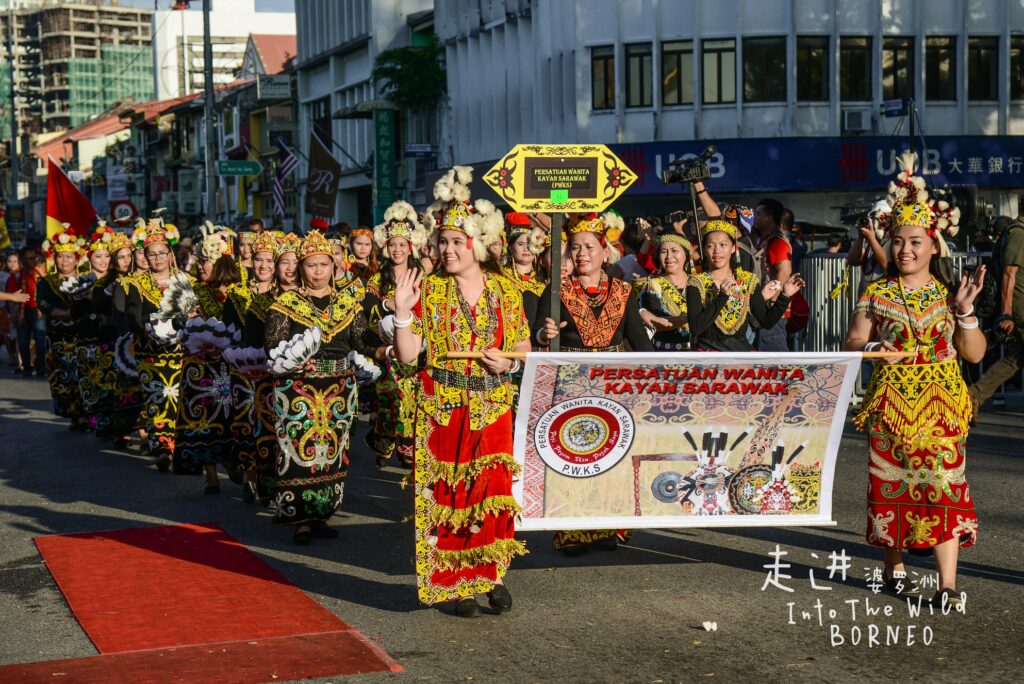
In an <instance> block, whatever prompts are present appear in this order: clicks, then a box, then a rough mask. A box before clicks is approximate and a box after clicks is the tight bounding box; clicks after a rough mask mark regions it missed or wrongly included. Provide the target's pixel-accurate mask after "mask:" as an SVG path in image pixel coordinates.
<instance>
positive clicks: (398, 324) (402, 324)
mask: <svg viewBox="0 0 1024 684" xmlns="http://www.w3.org/2000/svg"><path fill="white" fill-rule="evenodd" d="M412 321H413V315H412V314H409V317H408V318H406V319H405V320H404V321H400V320H398V319H397V318H396V319H395V327H396V328H408V327H409V326H410V325H412Z"/></svg>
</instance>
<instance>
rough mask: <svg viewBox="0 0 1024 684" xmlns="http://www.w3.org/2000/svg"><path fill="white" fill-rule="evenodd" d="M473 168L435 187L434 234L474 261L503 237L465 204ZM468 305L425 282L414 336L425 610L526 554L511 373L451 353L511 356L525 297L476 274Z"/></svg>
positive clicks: (450, 287) (482, 209)
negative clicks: (456, 243) (474, 295)
mask: <svg viewBox="0 0 1024 684" xmlns="http://www.w3.org/2000/svg"><path fill="white" fill-rule="evenodd" d="M471 181H472V168H470V167H460V166H456V167H455V168H453V169H451V170H450V171H448V173H447V174H446V175H445V176H443V177H442V178H441V179H440V180H438V182H437V184H435V186H434V197H435V199H437V200H438V201H439V204H435V205H432V206H431V208H429V209H428V210H427V216H429V217H431V221H432V220H433V216H434V213H435V209H437V210H439V211H440V213H441V220H440V225H439V226H438V230H450V231H459V232H462V233H464V234H465V235H466V237H467V238H468V239H467V243H468V246H469V248H470V249H472V250H473V256H474V258H475V259H476V260H477V261H478V262H483V261H485V260H486V259H487V249H488V246H489V245H491V244H493V243H494V242H495V241H496V240H498V239H500V236H501V229H502V226H503V221H502V218H501V213H500V212H498V211H497V210H496V209H495V208H494V205H493V204H491V203H490V202H487V201H483V200H478V201H477V202H476V204H475V209H474V208H473V207H471V206H470V205H469V188H468V186H469V183H470V182H471ZM481 276H482V278H483V283H484V287H483V291H482V292H481V293H480V296H479V298H478V299H477V300H476V301H475V302H468V301H466V300H465V298H464V297H463V296H462V292H461V290H460V289H459V285H458V282H457V281H456V279H455V278H454V277H453V276H449V275H447V274H445V275H442V274H434V275H430V276H427V277H426V278H424V279H423V282H422V284H421V289H420V301H419V302H418V303H417V304H416V306H415V307H414V308H413V320H412V332H413V333H414V334H415V335H417V336H419V337H420V338H422V339H423V345H424V348H425V350H426V364H425V367H424V368H423V369H422V370H421V371H420V373H419V376H418V379H419V383H420V388H419V392H418V394H417V396H416V455H415V459H416V460H415V465H414V466H413V483H414V485H415V503H414V516H413V517H414V520H415V525H416V586H417V590H418V594H419V599H420V601H421V602H423V603H425V604H428V605H429V604H434V603H442V602H445V601H455V600H459V599H463V598H469V597H472V596H473V595H474V594H480V593H489V592H491V591H492V590H493V589H494V588H495V586H496V584H497V583H498V582H499V580H501V578H502V577H503V576H504V574H505V572H506V571H507V570H508V567H509V564H510V563H511V562H512V558H513V557H514V556H516V555H520V554H524V553H526V547H525V546H524V545H523V544H522V542H519V541H516V539H515V518H516V515H517V514H518V513H519V510H520V509H519V505H518V504H517V503H516V501H515V499H514V498H513V496H512V478H513V476H514V475H515V474H516V473H517V471H518V465H517V464H516V462H515V459H514V458H513V456H512V402H513V399H514V397H515V387H514V386H513V384H512V378H511V376H510V375H509V374H508V373H501V374H492V373H490V372H488V370H487V369H486V367H484V365H483V364H481V363H480V362H479V361H477V360H475V359H474V360H467V359H450V358H447V355H448V353H449V352H455V351H483V350H485V349H498V350H502V351H513V350H515V348H516V346H517V345H519V344H520V343H522V342H524V341H526V340H528V339H529V336H530V329H529V326H528V324H527V321H526V316H525V315H524V313H523V298H522V296H521V295H520V294H519V290H517V289H516V287H515V285H513V284H512V283H511V282H510V281H509V280H508V279H507V278H505V277H504V276H501V275H498V274H495V273H490V272H487V271H481Z"/></svg>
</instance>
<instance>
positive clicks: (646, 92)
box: [626, 43, 653, 107]
mask: <svg viewBox="0 0 1024 684" xmlns="http://www.w3.org/2000/svg"><path fill="white" fill-rule="evenodd" d="M652 68H653V63H652V61H651V44H650V43H638V44H636V45H627V46H626V106H627V107H650V106H651V102H652V95H651V93H652V91H653V84H652V83H651V81H652V79H653V76H652V73H651V70H652Z"/></svg>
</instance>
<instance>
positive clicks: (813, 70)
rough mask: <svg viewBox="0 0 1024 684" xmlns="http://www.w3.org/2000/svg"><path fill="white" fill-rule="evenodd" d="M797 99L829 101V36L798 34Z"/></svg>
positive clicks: (801, 100)
mask: <svg viewBox="0 0 1024 684" xmlns="http://www.w3.org/2000/svg"><path fill="white" fill-rule="evenodd" d="M796 99H797V101H799V102H826V101H828V36H797V39H796Z"/></svg>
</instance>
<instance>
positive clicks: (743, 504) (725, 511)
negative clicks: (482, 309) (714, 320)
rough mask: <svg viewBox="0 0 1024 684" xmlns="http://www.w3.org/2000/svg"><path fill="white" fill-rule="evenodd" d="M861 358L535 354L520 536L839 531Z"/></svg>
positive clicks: (525, 417) (522, 457)
mask: <svg viewBox="0 0 1024 684" xmlns="http://www.w3.org/2000/svg"><path fill="white" fill-rule="evenodd" d="M860 358H861V357H860V354H787V355H786V356H785V360H784V361H780V358H779V355H777V354H757V353H750V354H739V355H734V356H726V355H721V354H709V353H703V354H697V353H673V354H667V353H657V354H650V353H630V354H625V353H597V354H589V353H587V354H572V353H563V354H530V355H529V357H528V359H527V362H526V370H525V375H524V378H523V385H522V392H521V394H520V399H519V412H518V415H517V417H516V439H515V450H516V453H515V456H516V460H517V461H518V462H519V463H520V465H521V466H522V472H523V475H522V477H521V479H520V480H519V481H517V482H516V483H515V485H514V493H515V495H516V499H517V500H518V501H519V503H520V505H521V506H522V507H523V514H522V525H521V526H520V528H521V529H524V530H540V529H595V528H623V527H626V528H643V527H661V528H668V527H715V526H741V527H742V526H774V525H815V524H818V525H828V524H832V481H833V474H834V471H835V458H836V453H837V452H838V449H839V440H840V438H841V436H842V427H843V422H844V420H845V418H846V410H847V407H848V404H849V398H850V396H851V392H852V385H853V382H854V379H855V377H856V372H857V366H858V364H859V363H860Z"/></svg>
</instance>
